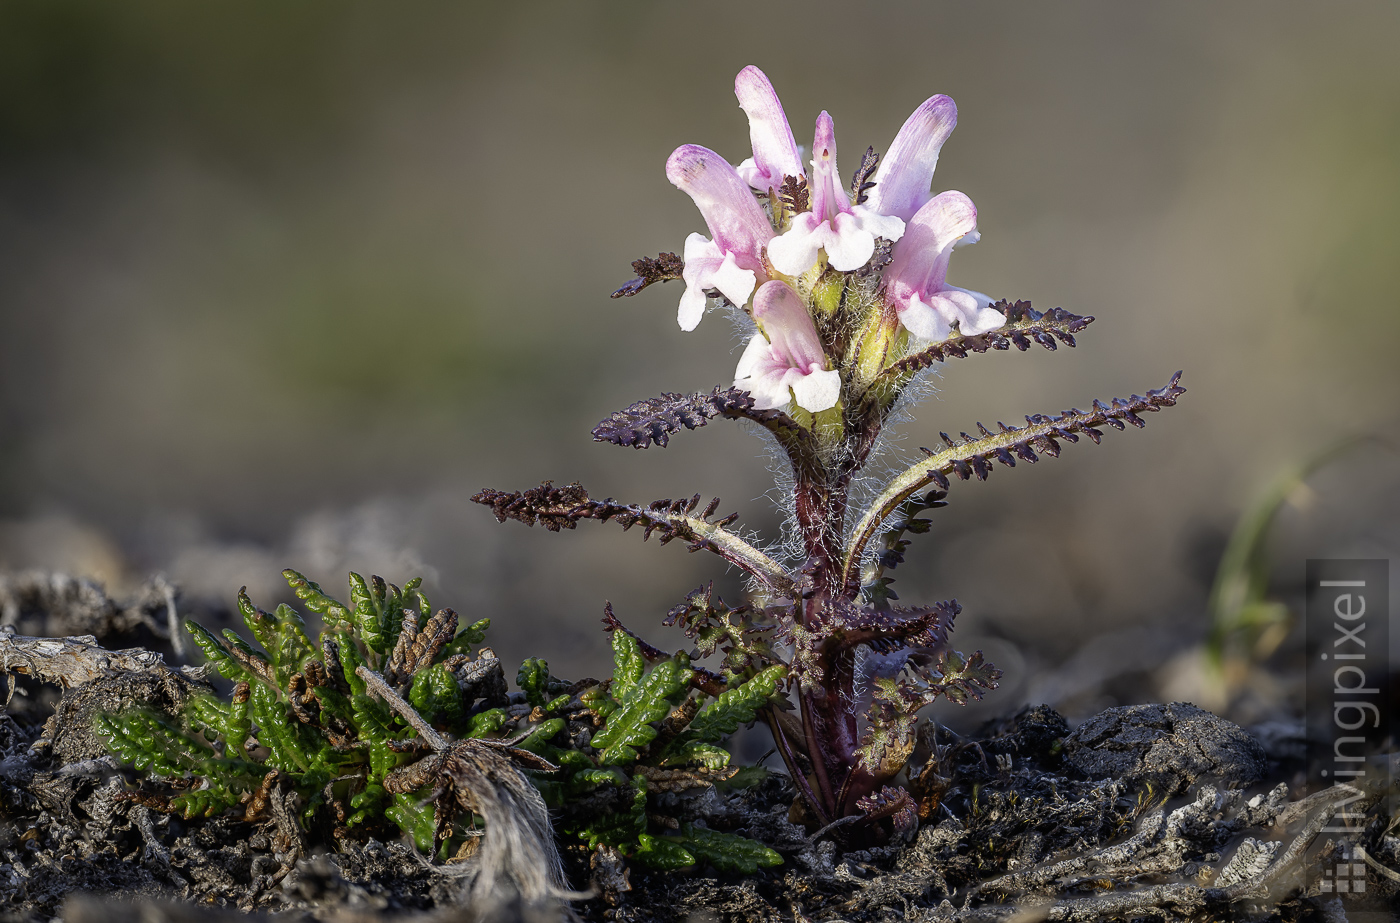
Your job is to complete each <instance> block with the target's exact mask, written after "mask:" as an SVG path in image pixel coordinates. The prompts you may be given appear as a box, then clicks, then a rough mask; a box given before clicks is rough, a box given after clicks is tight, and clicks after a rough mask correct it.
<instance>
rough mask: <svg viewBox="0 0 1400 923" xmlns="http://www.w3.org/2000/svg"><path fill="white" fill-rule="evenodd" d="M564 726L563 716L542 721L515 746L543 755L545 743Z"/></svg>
mask: <svg viewBox="0 0 1400 923" xmlns="http://www.w3.org/2000/svg"><path fill="white" fill-rule="evenodd" d="M564 727H565V723H564V719H563V718H550V719H549V720H548V721H542V722H540V724H539V725H538V726H537V727H536V728H535V729H534V730H533V731H531V732H530V736H528V737H526V738H525V739H524V740H522V741H520V743H518V744H516V746H517V747H519V748H520V749H522V750H529V751H530V752H531V753H539V754H540V755H541V756H543V755H544V753H543V752H542V751H543V750H544V747H545V745H546V744H548V743H549V741H550V740H551V739H553V738H554V736H555V735H556V734H558V733H559V732H560V731H562V730H564Z"/></svg>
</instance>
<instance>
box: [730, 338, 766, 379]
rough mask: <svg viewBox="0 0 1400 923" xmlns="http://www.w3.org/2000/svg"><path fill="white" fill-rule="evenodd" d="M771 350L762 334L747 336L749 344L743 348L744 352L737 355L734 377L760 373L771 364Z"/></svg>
mask: <svg viewBox="0 0 1400 923" xmlns="http://www.w3.org/2000/svg"><path fill="white" fill-rule="evenodd" d="M772 351H773V350H772V347H771V346H769V345H768V340H767V339H766V338H765V337H764V336H763V334H762V333H755V334H754V335H753V336H752V337H750V338H749V345H748V346H746V347H745V348H744V354H743V355H742V356H740V357H739V365H738V367H737V368H735V369H734V378H735V379H736V380H742V379H749V378H753V377H755V376H757V375H762V374H763V373H764V372H765V371H767V370H768V369H769V367H770V366H772V365H773V359H772Z"/></svg>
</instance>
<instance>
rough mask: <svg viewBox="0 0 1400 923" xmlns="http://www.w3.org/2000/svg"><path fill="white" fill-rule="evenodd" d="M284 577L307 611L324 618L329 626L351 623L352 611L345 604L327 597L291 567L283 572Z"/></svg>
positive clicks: (315, 585) (318, 587)
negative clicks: (337, 623) (338, 623)
mask: <svg viewBox="0 0 1400 923" xmlns="http://www.w3.org/2000/svg"><path fill="white" fill-rule="evenodd" d="M282 577H283V578H284V579H285V580H286V581H287V585H288V586H290V587H291V588H292V592H293V593H295V594H296V597H297V599H299V600H301V601H302V603H304V604H305V605H306V608H307V609H310V610H311V611H312V612H315V613H316V614H318V615H320V616H322V617H324V619H325V621H326V624H327V625H334V624H335V623H336V622H347V623H348V622H349V621H350V610H349V609H348V608H347V607H346V606H345V605H344V604H343V603H341V602H339V601H338V600H335V599H332V598H331V597H330V596H327V595H326V594H325V593H324V592H323V591H322V590H321V587H320V586H318V585H317V584H315V583H312V582H311V581H310V580H307V579H306V577H304V576H303V575H301V574H299V573H297V572H296V571H294V570H292V569H291V568H290V567H289V568H287V569H286V570H284V571H282Z"/></svg>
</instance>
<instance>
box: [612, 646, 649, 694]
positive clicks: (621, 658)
mask: <svg viewBox="0 0 1400 923" xmlns="http://www.w3.org/2000/svg"><path fill="white" fill-rule="evenodd" d="M612 649H613V680H612V695H613V698H615V699H617V700H618V701H619V702H621V701H622V700H623V699H624V698H626V697H627V696H628V695H629V694H630V693H631V692H632V690H633V689H635V688H636V686H637V683H638V682H639V681H640V680H641V678H642V671H643V670H644V669H645V668H646V660H645V659H643V657H642V652H641V650H640V649H639V648H638V646H637V639H636V638H633V637H632V636H631V635H629V634H628V633H627V632H625V631H616V630H615V631H613V633H612Z"/></svg>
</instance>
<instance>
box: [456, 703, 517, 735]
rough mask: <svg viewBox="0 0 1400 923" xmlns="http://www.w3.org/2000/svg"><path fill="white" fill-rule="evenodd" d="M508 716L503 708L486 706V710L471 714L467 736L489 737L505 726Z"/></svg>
mask: <svg viewBox="0 0 1400 923" xmlns="http://www.w3.org/2000/svg"><path fill="white" fill-rule="evenodd" d="M509 720H510V716H509V715H507V714H506V710H505V709H504V708H488V709H486V711H483V712H478V713H477V714H475V715H472V717H471V721H470V722H469V724H468V727H469V729H468V731H467V733H466V736H467V737H474V738H475V737H489V736H491V735H492V734H494V733H496V732H497V731H499V730H500V729H501V728H503V727H505V725H506V722H507V721H509Z"/></svg>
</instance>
